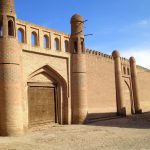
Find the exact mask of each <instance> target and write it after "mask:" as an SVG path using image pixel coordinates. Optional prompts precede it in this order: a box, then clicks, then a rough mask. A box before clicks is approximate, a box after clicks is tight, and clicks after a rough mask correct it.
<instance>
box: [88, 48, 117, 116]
mask: <svg viewBox="0 0 150 150" xmlns="http://www.w3.org/2000/svg"><path fill="white" fill-rule="evenodd" d="M86 64H87V85H88V89H87V90H88V92H87V93H88V112H89V113H102V114H103V113H110V112H116V111H117V110H116V90H115V73H114V61H113V58H112V57H111V56H109V55H106V54H102V53H100V52H95V51H89V50H87V57H86Z"/></svg>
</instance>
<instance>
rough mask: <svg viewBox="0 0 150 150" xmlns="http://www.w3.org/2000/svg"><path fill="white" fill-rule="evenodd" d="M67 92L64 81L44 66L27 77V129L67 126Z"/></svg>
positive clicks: (51, 69) (52, 70)
mask: <svg viewBox="0 0 150 150" xmlns="http://www.w3.org/2000/svg"><path fill="white" fill-rule="evenodd" d="M67 95H68V91H67V83H66V81H65V79H64V78H63V77H62V76H61V75H60V74H59V73H58V72H57V71H55V70H54V69H53V68H51V67H50V66H48V65H46V66H44V67H42V68H40V69H38V70H37V71H35V72H33V73H32V74H31V75H30V76H29V81H28V122H29V127H30V126H31V127H32V126H34V125H39V124H45V123H51V122H53V123H59V124H68V96H67Z"/></svg>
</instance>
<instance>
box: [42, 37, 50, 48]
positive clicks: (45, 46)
mask: <svg viewBox="0 0 150 150" xmlns="http://www.w3.org/2000/svg"><path fill="white" fill-rule="evenodd" d="M43 40H44V41H43V42H44V48H49V37H48V36H47V35H44V38H43Z"/></svg>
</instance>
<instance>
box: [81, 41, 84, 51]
mask: <svg viewBox="0 0 150 150" xmlns="http://www.w3.org/2000/svg"><path fill="white" fill-rule="evenodd" d="M81 49H82V52H84V42H83V41H82V42H81Z"/></svg>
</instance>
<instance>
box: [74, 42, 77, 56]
mask: <svg viewBox="0 0 150 150" xmlns="http://www.w3.org/2000/svg"><path fill="white" fill-rule="evenodd" d="M77 52H78V44H77V41H75V42H74V53H77Z"/></svg>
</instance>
